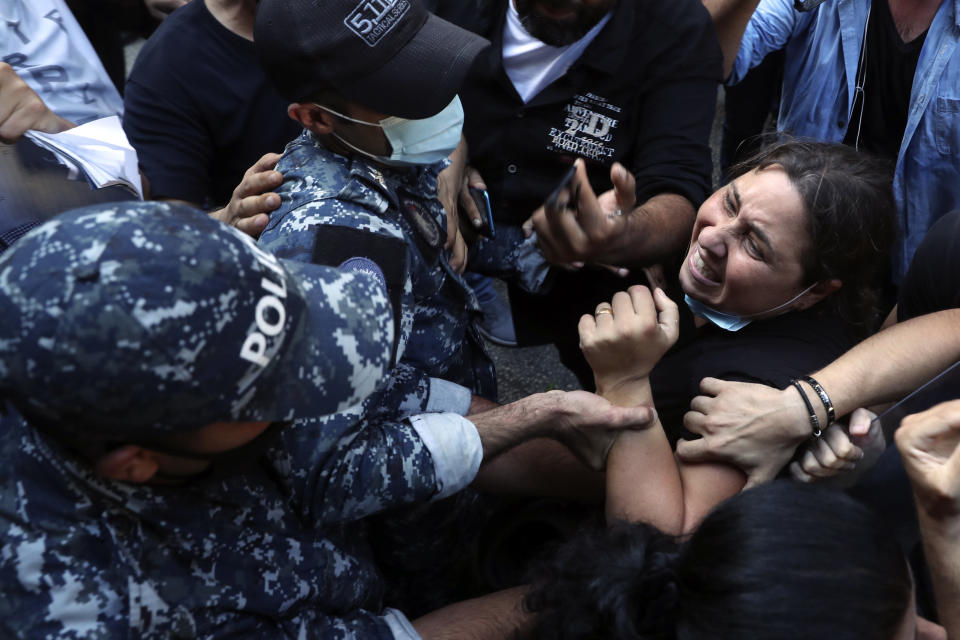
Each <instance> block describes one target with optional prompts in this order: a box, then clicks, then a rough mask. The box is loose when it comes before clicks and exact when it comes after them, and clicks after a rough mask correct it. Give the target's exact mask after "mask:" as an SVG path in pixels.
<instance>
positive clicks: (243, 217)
mask: <svg viewBox="0 0 960 640" xmlns="http://www.w3.org/2000/svg"><path fill="white" fill-rule="evenodd" d="M278 160H280V154H279V153H267V154H265V155H264V156H263V157H261V158H260V159H259V160H257V161H256V163H254V165H253V166H252V167H250V168H249V169H247V171H246V173H244V174H243V180H241V181H240V184H239V185H237V188H236V189H234V190H233V196H231V198H230V202H229V204H227V206H226V207H224V208H223V209H218V210H216V211H211V212H210V215H211V216H213V217H214V218H216V219H217V220H219V221H220V222H224V223H226V224H229V225H232V226H234V227H236V228H237V229H240V231H243V232H244V233H246V234H247V235H248V236H251V237H253V238H259V237H260V234H261V233H263V230H264V229H265V228H266V227H267V223H268V222H270V216H269V215H268V214H269V213H270V212H271V211H273V210H274V209H276V208H277V207H279V206H280V196H278V195H277V194H276V193H273V189H276V188H277V187H279V186H280V184H281V183H282V182H283V175H282V174H281V173H280V172H279V171H275V170H274V167H276V166H277V161H278Z"/></svg>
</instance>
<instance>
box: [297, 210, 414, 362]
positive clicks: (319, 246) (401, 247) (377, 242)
mask: <svg viewBox="0 0 960 640" xmlns="http://www.w3.org/2000/svg"><path fill="white" fill-rule="evenodd" d="M311 261H312V262H313V263H314V264H323V265H327V266H329V267H340V268H345V269H351V270H353V271H363V272H366V273H371V274H373V275H374V276H376V277H377V278H378V279H379V280H380V281H381V282H382V283H383V284H384V286H385V287H386V289H387V296H388V297H389V298H390V307H391V308H392V309H393V329H394V331H393V336H394V337H393V356H392V359H391V366H393V365H394V364H396V357H397V347H398V346H399V344H400V320H401V318H402V313H403V309H402V306H401V305H402V301H403V285H404V281H405V278H406V273H407V243H406V242H404V241H403V240H402V239H401V238H392V237H390V236H385V235H381V234H379V233H373V232H371V231H367V230H363V229H352V228H350V227H338V226H328V225H321V226H319V227H317V229H316V239H315V241H314V245H313V259H312V260H311Z"/></svg>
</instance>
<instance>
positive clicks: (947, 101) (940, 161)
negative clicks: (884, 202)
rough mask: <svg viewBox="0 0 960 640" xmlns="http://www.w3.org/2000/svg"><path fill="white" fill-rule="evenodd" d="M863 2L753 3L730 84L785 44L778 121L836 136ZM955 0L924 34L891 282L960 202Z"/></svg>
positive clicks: (849, 89)
mask: <svg viewBox="0 0 960 640" xmlns="http://www.w3.org/2000/svg"><path fill="white" fill-rule="evenodd" d="M869 7H870V2H869V0H828V1H827V2H825V3H824V4H822V5H820V6H819V7H818V8H817V9H815V10H813V11H811V12H809V13H799V12H797V11H795V10H794V8H793V0H762V1H761V2H760V5H759V7H757V10H756V12H755V13H754V15H753V17H752V18H751V19H750V23H749V24H748V25H747V29H746V32H745V33H744V35H743V40H742V42H741V45H740V51H739V53H738V55H737V59H736V61H735V63H734V68H733V73H732V75H731V77H730V79H729V81H728V83H729V84H735V83H736V82H739V81H740V80H741V79H742V78H743V76H744V75H745V74H746V73H747V71H748V70H749V69H750V68H751V67H754V66H756V65H757V64H759V63H760V61H761V60H763V58H764V56H766V55H767V54H768V53H770V52H771V51H776V50H779V49H784V48H785V49H786V63H785V69H784V81H783V97H782V99H781V102H780V114H779V119H778V123H777V127H778V129H779V130H780V131H783V132H788V133H790V134H792V135H795V136H799V137H803V138H813V139H818V140H824V141H828V142H840V141H842V140H843V138H844V135H845V134H846V131H847V124H848V121H849V118H850V112H851V110H852V108H853V95H854V90H853V89H854V83H855V81H856V73H857V63H858V61H859V59H860V46H861V44H862V43H863V35H864V26H865V24H866V20H867V12H868V9H869ZM958 40H960V0H945V1H944V3H943V4H942V5H941V6H940V9H939V10H938V11H937V14H936V16H935V17H934V19H933V23H932V24H931V25H930V29H929V31H928V32H927V36H926V40H925V41H924V43H923V49H922V51H921V53H920V59H919V61H918V62H917V71H916V73H915V74H914V78H913V89H912V90H911V92H910V107H909V112H908V114H907V126H906V130H905V131H904V133H903V142H902V143H901V145H900V152H899V154H898V155H897V165H896V172H895V174H894V178H893V189H894V194H895V195H896V198H897V205H898V210H899V220H898V226H899V238H898V243H897V245H896V247H895V249H894V255H893V269H894V278H895V280H896V281H898V282H899V280H900V279H901V278H902V277H903V274H904V273H905V272H906V269H907V267H908V266H909V264H910V259H911V258H912V257H913V253H914V251H916V249H917V247H918V246H919V245H920V242H921V241H922V240H923V236H924V234H925V233H926V231H927V229H929V228H930V226H931V225H933V223H934V221H936V220H937V218H939V217H940V216H942V215H943V214H945V213H947V212H948V211H950V210H952V209H956V208H958V207H960V161H958V158H957V154H958V153H960V48H958V47H957V42H958Z"/></svg>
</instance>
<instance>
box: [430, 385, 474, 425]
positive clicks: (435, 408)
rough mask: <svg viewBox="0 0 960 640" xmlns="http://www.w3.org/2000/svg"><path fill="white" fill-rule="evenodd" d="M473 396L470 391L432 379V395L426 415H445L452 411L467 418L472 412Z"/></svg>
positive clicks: (460, 386)
mask: <svg viewBox="0 0 960 640" xmlns="http://www.w3.org/2000/svg"><path fill="white" fill-rule="evenodd" d="M472 400H473V394H472V393H471V392H470V389H467V388H466V387H464V386H462V385H459V384H457V383H456V382H450V381H449V380H442V379H440V378H430V395H429V396H428V397H427V407H426V408H425V409H424V410H423V411H424V413H444V412H447V411H450V412H452V413H459V414H460V415H461V416H465V415H467V414H468V413H469V412H470V402H471V401H472Z"/></svg>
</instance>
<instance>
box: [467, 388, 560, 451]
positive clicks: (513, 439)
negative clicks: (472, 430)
mask: <svg viewBox="0 0 960 640" xmlns="http://www.w3.org/2000/svg"><path fill="white" fill-rule="evenodd" d="M559 408H560V400H559V398H558V397H556V396H553V395H552V394H546V393H537V394H534V395H532V396H527V397H526V398H523V399H521V400H517V401H516V402H511V403H510V404H506V405H503V406H500V407H496V408H495V409H491V410H489V411H484V412H482V413H477V414H473V415H471V416H470V421H471V422H472V423H473V424H474V426H475V427H476V428H477V432H478V433H479V434H480V441H481V443H482V444H483V459H484V461H485V462H486V461H488V460H490V459H492V458H493V457H495V456H497V455H498V454H500V453H503V452H504V451H506V450H507V449H510V448H511V447H514V446H516V445H518V444H520V443H521V442H525V441H527V440H530V439H532V438H536V437H540V436H549V435H550V424H551V423H552V422H553V421H555V420H556V419H557V418H558V417H559V415H560V414H559Z"/></svg>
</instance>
